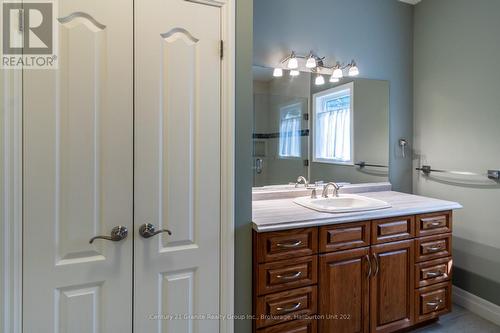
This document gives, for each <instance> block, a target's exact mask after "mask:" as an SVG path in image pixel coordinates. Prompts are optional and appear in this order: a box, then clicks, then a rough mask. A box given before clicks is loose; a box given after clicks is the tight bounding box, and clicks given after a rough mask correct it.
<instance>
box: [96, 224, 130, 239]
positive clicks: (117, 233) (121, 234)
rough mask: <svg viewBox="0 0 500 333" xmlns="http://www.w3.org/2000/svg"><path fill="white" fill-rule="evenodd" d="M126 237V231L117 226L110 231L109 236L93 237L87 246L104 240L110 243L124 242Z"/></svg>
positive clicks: (121, 226)
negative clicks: (97, 240) (98, 240)
mask: <svg viewBox="0 0 500 333" xmlns="http://www.w3.org/2000/svg"><path fill="white" fill-rule="evenodd" d="M127 236H128V229H127V227H125V226H123V225H119V226H116V227H114V228H113V229H111V234H110V236H94V237H92V238H91V239H90V240H89V244H92V243H93V242H94V241H95V240H96V239H104V240H109V241H112V242H119V241H121V240H124V239H125V238H127Z"/></svg>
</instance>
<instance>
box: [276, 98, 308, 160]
mask: <svg viewBox="0 0 500 333" xmlns="http://www.w3.org/2000/svg"><path fill="white" fill-rule="evenodd" d="M301 115H302V112H301V106H300V103H297V104H292V105H286V106H283V107H281V108H280V136H279V152H278V154H279V157H280V158H300V156H301V155H300V121H301Z"/></svg>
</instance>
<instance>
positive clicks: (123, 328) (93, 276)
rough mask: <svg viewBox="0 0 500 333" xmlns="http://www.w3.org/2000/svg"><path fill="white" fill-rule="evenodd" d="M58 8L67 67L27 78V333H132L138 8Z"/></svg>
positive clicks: (63, 4) (81, 1) (101, 2)
mask: <svg viewBox="0 0 500 333" xmlns="http://www.w3.org/2000/svg"><path fill="white" fill-rule="evenodd" d="M57 3H58V6H59V9H58V19H59V21H58V25H59V38H60V41H59V47H60V53H59V62H60V67H59V69H58V70H31V71H29V70H26V71H24V96H23V99H24V277H23V279H24V280H23V283H24V284H23V294H24V308H23V325H24V332H26V333H33V332H43V333H89V332H92V333H94V332H101V333H113V332H116V333H126V332H132V318H131V314H132V250H133V247H132V245H133V237H132V232H133V230H132V228H133V225H132V217H133V213H132V210H133V202H132V198H133V98H132V95H133V81H132V80H133V60H132V59H133V39H132V35H133V14H132V13H133V4H132V1H131V0H98V1H89V0H59V1H58V2H57ZM118 225H122V226H125V227H127V228H128V229H129V231H130V232H129V236H128V238H126V239H125V240H122V241H120V242H112V241H108V240H96V241H95V242H94V243H93V244H89V239H90V238H91V237H93V236H95V235H109V234H110V231H111V229H112V228H113V227H114V226H118Z"/></svg>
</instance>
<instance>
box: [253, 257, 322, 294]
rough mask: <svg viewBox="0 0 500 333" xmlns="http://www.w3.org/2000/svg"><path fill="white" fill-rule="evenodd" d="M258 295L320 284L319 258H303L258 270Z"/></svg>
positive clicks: (262, 266)
mask: <svg viewBox="0 0 500 333" xmlns="http://www.w3.org/2000/svg"><path fill="white" fill-rule="evenodd" d="M257 270H258V272H257V281H256V282H257V285H256V287H257V294H258V295H259V296H260V295H265V294H269V293H273V292H277V291H282V290H287V289H292V288H298V287H304V286H308V285H311V284H316V283H317V282H318V257H317V256H310V257H301V258H298V259H288V260H283V261H276V262H272V263H267V264H259V266H258V268H257Z"/></svg>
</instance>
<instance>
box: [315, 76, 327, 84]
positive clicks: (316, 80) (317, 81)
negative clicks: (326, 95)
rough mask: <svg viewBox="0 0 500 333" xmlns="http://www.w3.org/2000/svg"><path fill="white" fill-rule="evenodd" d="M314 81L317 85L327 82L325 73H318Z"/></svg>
mask: <svg viewBox="0 0 500 333" xmlns="http://www.w3.org/2000/svg"><path fill="white" fill-rule="evenodd" d="M314 83H315V84H316V85H317V86H321V85H323V84H325V78H324V77H323V75H321V74H318V76H316V79H315V80H314Z"/></svg>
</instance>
